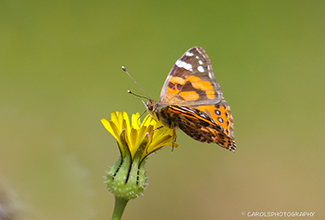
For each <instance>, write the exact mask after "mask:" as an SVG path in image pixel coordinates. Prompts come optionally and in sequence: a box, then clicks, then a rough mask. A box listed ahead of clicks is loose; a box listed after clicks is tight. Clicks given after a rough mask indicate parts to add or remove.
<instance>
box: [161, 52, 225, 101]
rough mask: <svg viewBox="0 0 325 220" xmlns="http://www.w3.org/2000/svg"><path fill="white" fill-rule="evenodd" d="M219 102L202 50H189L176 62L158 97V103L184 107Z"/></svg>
mask: <svg viewBox="0 0 325 220" xmlns="http://www.w3.org/2000/svg"><path fill="white" fill-rule="evenodd" d="M221 100H222V91H221V88H220V86H219V84H218V82H217V80H216V79H215V78H214V74H213V70H212V65H211V62H210V59H209V57H208V55H207V54H206V52H205V51H204V50H203V48H202V47H193V48H191V49H189V50H188V51H186V52H185V53H184V54H183V55H182V56H181V57H180V58H179V59H178V60H177V61H176V63H175V64H174V66H173V67H172V69H171V70H170V72H169V74H168V76H167V79H166V80H165V83H164V85H163V87H162V89H161V93H160V98H159V102H160V103H162V104H168V105H173V104H175V105H185V106H192V105H195V106H197V105H207V104H211V103H218V102H220V101H221Z"/></svg>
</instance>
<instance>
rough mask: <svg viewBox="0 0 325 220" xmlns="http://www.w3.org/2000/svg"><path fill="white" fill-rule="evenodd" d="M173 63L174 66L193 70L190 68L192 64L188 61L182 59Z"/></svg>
mask: <svg viewBox="0 0 325 220" xmlns="http://www.w3.org/2000/svg"><path fill="white" fill-rule="evenodd" d="M175 64H176V66H178V67H179V68H184V69H186V70H193V69H192V65H191V64H189V63H186V62H184V61H183V60H177V61H176V63H175Z"/></svg>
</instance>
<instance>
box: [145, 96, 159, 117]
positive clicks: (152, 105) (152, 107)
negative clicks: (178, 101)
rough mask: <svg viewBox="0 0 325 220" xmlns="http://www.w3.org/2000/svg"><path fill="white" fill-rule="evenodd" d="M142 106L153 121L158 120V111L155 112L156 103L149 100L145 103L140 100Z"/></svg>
mask: <svg viewBox="0 0 325 220" xmlns="http://www.w3.org/2000/svg"><path fill="white" fill-rule="evenodd" d="M142 102H143V104H144V106H145V107H146V109H147V111H148V113H149V114H150V115H151V116H153V117H154V118H155V119H157V118H159V116H158V114H157V113H158V110H157V107H158V104H157V102H155V101H153V100H151V99H149V101H148V102H145V101H144V100H142Z"/></svg>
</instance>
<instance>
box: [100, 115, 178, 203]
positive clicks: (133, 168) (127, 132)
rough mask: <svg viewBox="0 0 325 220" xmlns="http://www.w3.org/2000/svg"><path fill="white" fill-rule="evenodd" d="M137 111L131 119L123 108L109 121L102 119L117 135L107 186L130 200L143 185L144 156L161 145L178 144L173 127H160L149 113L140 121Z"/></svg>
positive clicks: (142, 188)
mask: <svg viewBox="0 0 325 220" xmlns="http://www.w3.org/2000/svg"><path fill="white" fill-rule="evenodd" d="M139 117H140V116H139V113H136V114H133V115H132V118H131V122H130V119H129V116H128V114H127V113H126V112H112V113H111V121H107V120H106V119H104V118H103V119H101V122H102V124H103V125H104V127H105V128H106V130H107V131H108V132H109V133H111V135H113V137H114V138H115V139H116V141H117V143H118V146H119V150H120V153H121V157H120V159H119V160H118V161H117V162H116V164H115V165H114V166H113V167H112V168H111V169H110V170H109V171H108V173H107V178H106V183H107V188H108V190H109V191H110V192H112V193H113V194H114V195H115V197H119V198H122V199H124V200H129V199H133V198H136V197H138V196H139V195H140V194H141V193H142V191H143V190H144V189H145V187H146V185H147V184H146V182H145V181H146V177H145V170H144V164H145V163H144V161H145V160H144V159H145V158H146V157H147V156H148V155H149V154H151V153H152V152H155V151H157V150H158V149H160V148H162V147H163V146H172V147H177V144H176V143H174V142H173V140H174V139H175V138H176V135H175V131H174V130H173V129H169V128H166V127H163V125H162V124H161V123H160V122H157V121H155V120H154V119H152V118H151V116H150V115H148V116H146V117H145V118H144V120H143V122H142V123H141V122H140V118H139Z"/></svg>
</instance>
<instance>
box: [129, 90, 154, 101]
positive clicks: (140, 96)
mask: <svg viewBox="0 0 325 220" xmlns="http://www.w3.org/2000/svg"><path fill="white" fill-rule="evenodd" d="M127 93H129V94H131V95H134V96H136V97H139V98H143V99H147V100H150V98H148V97H145V96H142V95H138V94H135V93H133V92H131V90H127Z"/></svg>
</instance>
